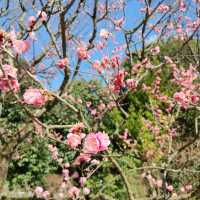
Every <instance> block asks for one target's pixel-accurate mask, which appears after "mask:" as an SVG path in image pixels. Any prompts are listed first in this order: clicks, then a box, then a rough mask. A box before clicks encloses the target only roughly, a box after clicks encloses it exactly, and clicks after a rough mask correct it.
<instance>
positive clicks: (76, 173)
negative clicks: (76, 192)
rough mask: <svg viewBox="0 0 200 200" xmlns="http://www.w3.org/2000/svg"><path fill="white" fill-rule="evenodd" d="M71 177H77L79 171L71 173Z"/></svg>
mask: <svg viewBox="0 0 200 200" xmlns="http://www.w3.org/2000/svg"><path fill="white" fill-rule="evenodd" d="M71 177H72V178H79V173H78V172H74V173H73V174H72V175H71Z"/></svg>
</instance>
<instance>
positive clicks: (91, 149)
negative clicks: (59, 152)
mask: <svg viewBox="0 0 200 200" xmlns="http://www.w3.org/2000/svg"><path fill="white" fill-rule="evenodd" d="M109 144H110V139H109V137H108V135H107V134H105V133H102V132H97V133H90V134H88V135H87V136H86V138H85V141H84V144H83V152H84V153H88V154H97V153H99V152H101V151H104V150H106V149H107V148H108V146H109Z"/></svg>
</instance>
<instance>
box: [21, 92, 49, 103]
mask: <svg viewBox="0 0 200 200" xmlns="http://www.w3.org/2000/svg"><path fill="white" fill-rule="evenodd" d="M23 99H24V102H25V103H26V104H29V105H33V106H42V105H44V104H45V103H46V97H45V96H44V95H43V94H42V90H40V89H37V88H29V89H27V90H26V91H25V93H24V95H23Z"/></svg>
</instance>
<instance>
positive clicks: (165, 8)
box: [157, 4, 170, 13]
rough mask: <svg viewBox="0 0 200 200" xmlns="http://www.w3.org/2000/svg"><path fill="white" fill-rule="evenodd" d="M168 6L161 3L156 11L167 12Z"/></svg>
mask: <svg viewBox="0 0 200 200" xmlns="http://www.w3.org/2000/svg"><path fill="white" fill-rule="evenodd" d="M169 9H170V8H169V6H168V5H166V4H161V5H160V6H159V7H158V8H157V12H159V13H162V12H168V11H169Z"/></svg>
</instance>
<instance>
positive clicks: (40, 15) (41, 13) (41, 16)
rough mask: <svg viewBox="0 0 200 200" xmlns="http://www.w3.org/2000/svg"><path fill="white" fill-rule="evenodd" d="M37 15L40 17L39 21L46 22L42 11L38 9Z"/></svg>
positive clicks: (45, 16) (45, 15)
mask: <svg viewBox="0 0 200 200" xmlns="http://www.w3.org/2000/svg"><path fill="white" fill-rule="evenodd" d="M37 17H39V18H40V20H41V22H46V21H47V14H46V12H44V11H38V13H37Z"/></svg>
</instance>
